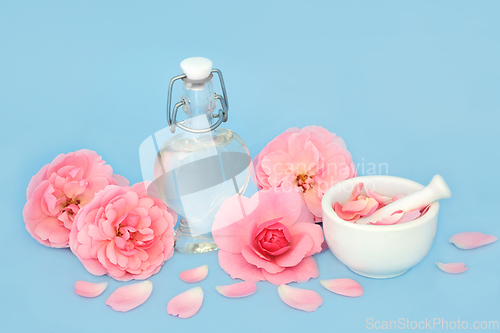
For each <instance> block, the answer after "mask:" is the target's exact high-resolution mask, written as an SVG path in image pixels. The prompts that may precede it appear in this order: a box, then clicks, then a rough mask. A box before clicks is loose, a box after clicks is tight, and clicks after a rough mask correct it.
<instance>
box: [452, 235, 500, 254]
mask: <svg viewBox="0 0 500 333" xmlns="http://www.w3.org/2000/svg"><path fill="white" fill-rule="evenodd" d="M497 240H498V238H496V237H495V236H493V235H486V234H483V233H482V232H477V231H469V232H461V233H458V234H454V235H453V236H451V237H450V239H448V241H449V242H450V243H453V244H455V246H456V247H458V248H459V249H462V250H470V249H475V248H476V247H480V246H483V245H486V244H490V243H493V242H496V241H497Z"/></svg>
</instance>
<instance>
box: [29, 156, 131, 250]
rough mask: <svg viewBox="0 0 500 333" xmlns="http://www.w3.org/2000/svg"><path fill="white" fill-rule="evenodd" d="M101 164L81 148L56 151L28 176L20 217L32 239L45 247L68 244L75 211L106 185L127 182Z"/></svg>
mask: <svg viewBox="0 0 500 333" xmlns="http://www.w3.org/2000/svg"><path fill="white" fill-rule="evenodd" d="M105 163H106V162H105V161H104V160H102V158H101V156H99V155H97V153H96V152H94V151H91V150H87V149H82V150H79V151H76V152H72V153H68V154H60V155H59V156H57V157H56V158H55V159H54V160H53V161H52V162H51V163H49V164H47V165H45V166H44V167H43V168H42V169H41V170H40V171H39V172H38V173H37V174H36V175H35V176H34V177H33V178H32V179H31V181H30V183H29V185H28V189H27V191H26V197H27V202H26V205H25V206H24V210H23V217H24V222H25V223H26V229H27V230H28V232H29V233H30V234H31V235H32V236H33V238H35V239H36V240H37V241H38V242H40V243H42V244H43V245H46V246H51V247H58V248H60V247H68V236H69V232H70V230H71V226H72V225H73V219H74V218H75V216H76V214H77V213H78V211H79V210H80V209H81V208H82V207H83V206H85V205H86V204H88V203H89V202H90V201H92V199H93V198H94V195H95V194H96V193H97V192H99V191H100V190H102V189H103V188H104V187H106V186H107V185H117V184H118V185H126V184H127V183H128V182H127V180H126V179H124V178H123V177H121V176H117V175H113V169H112V168H111V166H109V165H107V164H105Z"/></svg>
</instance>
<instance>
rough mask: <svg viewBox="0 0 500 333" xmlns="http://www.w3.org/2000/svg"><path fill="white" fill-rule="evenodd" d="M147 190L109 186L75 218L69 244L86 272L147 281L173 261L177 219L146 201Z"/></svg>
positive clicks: (157, 203) (157, 201)
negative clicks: (171, 258) (170, 259)
mask: <svg viewBox="0 0 500 333" xmlns="http://www.w3.org/2000/svg"><path fill="white" fill-rule="evenodd" d="M147 185H148V184H147V183H138V184H135V185H133V186H132V187H128V186H126V187H118V186H113V185H110V186H107V187H106V188H104V189H103V190H102V191H100V192H98V193H97V194H96V195H95V198H94V200H92V202H91V203H90V204H88V205H86V206H85V207H83V208H82V209H81V210H80V212H79V213H78V215H77V216H76V218H75V221H74V223H73V228H72V229H71V233H70V235H69V245H70V248H71V251H73V253H74V254H75V255H76V256H77V257H78V259H80V261H81V262H82V263H83V265H84V266H85V268H86V269H87V270H88V271H89V272H90V273H92V274H94V275H103V274H108V275H109V276H111V277H113V278H115V279H117V280H120V281H128V280H131V279H136V280H142V279H147V278H148V277H150V276H151V275H153V274H156V273H157V272H158V271H159V270H160V267H161V266H162V265H163V263H164V262H165V260H167V259H169V258H170V257H171V256H172V254H173V252H174V236H173V234H174V225H175V222H176V221H177V214H176V213H175V212H173V211H171V210H169V209H168V208H167V207H166V206H165V205H164V204H163V202H162V201H161V200H160V199H155V198H151V197H149V196H148V195H147V193H146V186H147Z"/></svg>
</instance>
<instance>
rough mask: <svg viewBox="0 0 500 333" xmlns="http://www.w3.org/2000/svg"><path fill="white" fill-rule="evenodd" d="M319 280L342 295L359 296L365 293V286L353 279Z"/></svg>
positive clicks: (327, 287)
mask: <svg viewBox="0 0 500 333" xmlns="http://www.w3.org/2000/svg"><path fill="white" fill-rule="evenodd" d="M319 282H320V283H321V285H322V286H323V287H325V288H326V289H328V290H330V291H331V292H333V293H336V294H339V295H342V296H349V297H359V296H361V295H363V287H361V285H360V284H359V283H357V282H356V281H354V280H352V279H347V278H345V279H332V280H320V281H319Z"/></svg>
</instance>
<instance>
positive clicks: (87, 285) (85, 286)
mask: <svg viewBox="0 0 500 333" xmlns="http://www.w3.org/2000/svg"><path fill="white" fill-rule="evenodd" d="M107 286H108V283H107V282H102V283H92V282H87V281H76V283H75V293H76V294H77V295H80V296H83V297H97V296H99V295H100V294H102V293H103V291H104V290H105V289H106V287H107Z"/></svg>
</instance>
